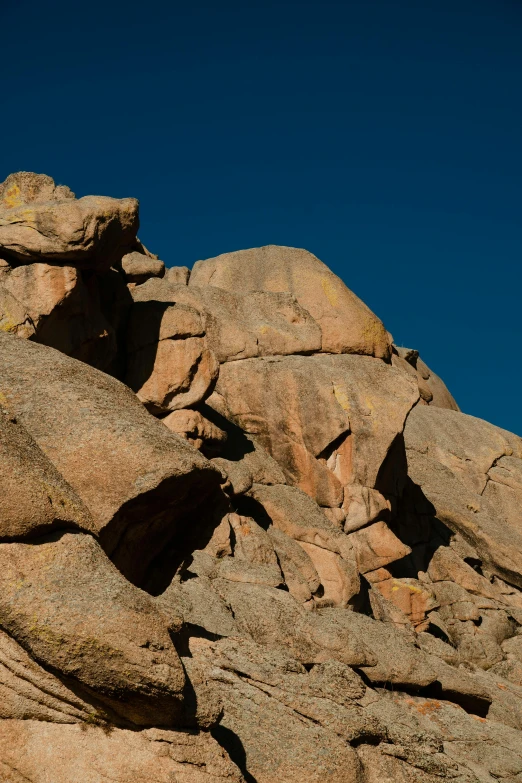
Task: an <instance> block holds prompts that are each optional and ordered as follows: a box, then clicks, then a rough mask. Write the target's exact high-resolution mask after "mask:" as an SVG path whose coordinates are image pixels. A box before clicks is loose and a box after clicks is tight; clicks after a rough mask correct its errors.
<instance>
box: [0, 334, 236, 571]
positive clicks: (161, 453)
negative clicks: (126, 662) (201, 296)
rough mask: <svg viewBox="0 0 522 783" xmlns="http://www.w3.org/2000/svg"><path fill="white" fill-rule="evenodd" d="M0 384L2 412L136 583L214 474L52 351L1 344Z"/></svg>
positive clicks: (112, 383)
mask: <svg viewBox="0 0 522 783" xmlns="http://www.w3.org/2000/svg"><path fill="white" fill-rule="evenodd" d="M0 378H1V380H0V392H1V401H2V405H3V406H4V407H5V408H6V410H7V411H9V412H10V413H11V414H12V415H14V416H16V418H17V420H18V421H19V422H20V424H22V425H23V426H24V427H25V428H26V430H27V431H28V432H29V434H30V435H31V436H32V438H33V439H34V440H35V442H36V444H37V445H38V446H39V447H40V449H41V450H42V451H43V452H44V454H45V455H46V456H47V457H48V458H49V459H50V460H51V462H52V463H53V464H54V465H55V467H56V468H57V469H58V471H59V472H60V473H61V475H62V476H63V477H64V479H65V480H66V481H67V482H68V483H69V484H70V485H71V487H72V488H73V489H74V490H75V492H76V493H77V495H78V496H79V497H80V498H81V500H82V501H83V502H84V504H85V505H86V506H87V508H88V509H89V511H90V513H91V515H92V518H93V520H94V524H95V528H96V531H97V533H98V535H99V536H100V540H101V542H102V545H103V547H104V549H105V551H106V552H107V553H108V554H109V555H110V556H111V557H112V559H113V560H114V562H115V563H116V564H117V565H118V567H119V568H120V569H121V570H122V571H123V572H124V573H125V575H126V576H127V577H128V578H129V579H131V581H133V582H135V583H140V582H141V581H142V580H143V579H144V578H145V576H146V573H147V569H148V567H149V565H150V563H151V561H152V560H153V559H154V557H155V556H156V555H157V554H158V552H159V551H160V550H161V548H162V547H164V546H165V545H166V544H167V542H168V541H169V540H170V539H172V537H173V536H174V534H175V532H176V526H177V525H182V526H183V524H184V523H183V520H184V519H187V518H188V517H189V516H190V515H191V514H192V513H197V512H196V509H197V508H198V506H201V505H202V504H204V502H205V500H206V499H207V498H208V497H209V493H210V494H212V492H213V491H214V490H216V491H217V488H218V486H219V482H220V478H221V477H220V474H219V473H218V472H217V471H216V470H215V469H214V468H213V467H212V465H211V464H210V463H209V462H208V461H207V460H206V459H205V458H204V457H203V456H202V455H200V454H198V452H197V451H196V450H195V449H193V448H191V447H190V446H188V444H186V443H185V442H184V441H183V440H182V439H181V438H179V437H177V436H176V435H174V434H173V433H171V432H169V430H168V429H167V427H165V426H164V425H163V424H162V423H161V422H160V421H157V420H155V419H154V418H153V417H152V416H150V415H149V414H148V413H147V412H146V411H145V409H144V408H143V406H142V405H141V404H140V402H139V401H138V400H137V399H136V397H135V396H134V394H133V393H132V392H131V391H130V390H129V389H128V388H126V387H125V386H124V385H123V384H121V383H120V382H119V381H116V380H114V379H113V378H110V377H109V376H108V375H105V374H104V373H101V372H99V371H98V370H94V369H93V368H91V367H89V366H88V365H86V364H83V363H82V362H78V361H76V360H74V359H70V358H69V357H67V356H64V355H63V354H61V353H59V352H58V351H55V350H53V349H50V348H45V347H43V346H38V345H34V344H32V343H30V342H27V341H24V340H18V339H17V338H16V337H11V336H8V335H0ZM57 407H58V410H59V415H58V416H57V415H56V410H57ZM199 513H204V512H203V510H201V511H200V512H199ZM145 541H146V542H147V543H146V547H144V543H145Z"/></svg>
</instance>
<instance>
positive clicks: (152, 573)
mask: <svg viewBox="0 0 522 783" xmlns="http://www.w3.org/2000/svg"><path fill="white" fill-rule="evenodd" d="M188 500H189V501H190V500H191V502H192V507H191V506H190V504H186V505H185V509H184V511H183V513H182V514H181V515H177V516H176V517H175V518H174V517H173V518H171V521H170V523H169V525H167V526H166V527H165V528H164V530H163V531H162V532H161V535H162V536H163V541H162V545H161V546H158V547H157V554H156V556H155V557H154V558H153V559H152V560H151V561H150V564H149V566H148V567H147V570H146V573H145V575H144V578H143V579H142V580H141V582H140V584H139V585H138V586H139V587H141V588H142V590H145V591H146V592H148V593H150V594H151V595H160V594H161V593H163V592H165V590H166V589H167V587H168V586H169V585H170V583H171V582H172V579H173V578H174V575H175V574H176V573H177V572H178V570H179V569H180V568H182V567H183V565H184V564H187V563H189V562H190V559H191V557H192V553H193V552H194V551H196V550H198V549H204V548H205V547H206V545H207V544H208V542H209V541H210V539H211V538H212V535H213V533H214V530H215V529H216V527H217V526H218V525H219V523H220V522H221V520H222V519H223V517H224V515H225V514H226V513H227V512H228V511H230V503H229V499H228V498H227V496H226V495H224V494H223V492H221V490H220V489H219V488H218V487H216V489H215V492H213V493H206V495H204V496H203V497H199V496H198V492H197V488H196V489H194V490H193V491H192V492H191V493H190V494H189V495H188ZM178 511H179V508H178Z"/></svg>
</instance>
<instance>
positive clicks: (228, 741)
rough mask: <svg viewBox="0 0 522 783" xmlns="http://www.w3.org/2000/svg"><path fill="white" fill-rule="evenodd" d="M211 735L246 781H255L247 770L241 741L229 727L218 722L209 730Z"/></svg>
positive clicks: (248, 782)
mask: <svg viewBox="0 0 522 783" xmlns="http://www.w3.org/2000/svg"><path fill="white" fill-rule="evenodd" d="M210 733H211V735H212V736H213V737H214V739H215V740H216V742H217V743H219V745H221V747H222V748H224V750H226V752H227V753H228V755H229V756H230V758H231V759H232V761H233V762H234V764H235V765H236V766H237V767H239V769H240V770H241V772H242V774H243V777H244V778H245V781H246V783H257V780H256V779H255V777H254V776H253V775H251V774H250V772H249V771H248V770H247V766H246V764H247V758H246V752H245V748H244V747H243V743H242V742H241V740H240V739H239V737H238V736H237V734H235V733H234V732H233V731H232V730H231V729H227V727H226V726H222V725H221V724H220V723H219V724H218V725H217V726H214V727H213V728H212V729H211V731H210Z"/></svg>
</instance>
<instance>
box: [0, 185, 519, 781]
mask: <svg viewBox="0 0 522 783" xmlns="http://www.w3.org/2000/svg"><path fill="white" fill-rule="evenodd" d="M137 230H138V204H137V202H136V201H135V200H134V199H111V198H106V197H98V196H88V197H85V198H81V199H76V198H75V196H74V194H73V193H72V192H71V191H70V190H69V189H68V188H66V187H64V186H56V185H55V183H54V182H53V180H52V179H51V178H50V177H47V176H44V175H37V174H30V173H27V172H22V173H18V174H13V175H11V176H10V177H8V179H7V180H6V181H5V182H4V183H3V184H2V185H0V454H1V455H2V459H3V463H4V465H3V470H2V471H1V475H0V490H1V491H0V781H2V782H4V781H5V783H8V782H9V783H27V782H28V781H29V782H30V783H50V782H51V781H52V783H80V781H81V783H109V781H112V783H142V782H143V783H146V782H147V783H148V782H149V781H155V783H173V781H179V783H301V781H307V783H395V782H397V783H443V781H453V783H493V781H499V780H500V781H503V783H516V782H517V781H518V782H519V783H520V781H522V439H521V438H519V437H518V436H516V435H513V434H512V433H509V432H506V431H504V430H501V429H499V428H498V427H495V426H493V425H491V424H488V423H487V422H484V421H481V420H479V419H476V418H473V417H471V416H467V415H466V414H464V413H461V412H460V410H459V408H458V406H457V404H456V402H455V400H454V399H453V397H452V396H451V394H450V392H449V391H448V390H447V388H446V387H445V385H444V383H443V382H442V380H441V379H440V378H439V377H438V376H437V375H435V374H434V373H433V372H432V371H431V370H430V369H429V368H428V367H427V366H426V364H425V363H424V362H423V361H422V359H421V358H420V357H419V354H418V352H417V351H415V350H410V349H405V348H401V347H398V346H395V345H394V344H393V342H392V338H391V336H390V335H389V333H388V332H387V331H386V329H385V328H384V326H383V324H382V323H381V321H380V320H379V319H378V318H377V317H376V316H375V315H374V314H373V313H372V312H371V311H370V310H369V309H368V308H367V307H366V305H364V304H363V303H362V302H361V301H360V300H359V299H358V298H357V297H356V296H355V295H354V294H353V293H352V292H351V291H349V290H348V289H347V288H346V286H345V285H344V283H343V282H342V281H341V280H340V279H339V278H337V277H336V276H335V275H334V274H333V273H332V272H331V271H330V270H329V269H328V268H327V267H326V266H325V265H324V264H323V263H322V262H321V261H319V260H318V259H317V258H316V257H315V256H313V255H312V254H311V253H308V252H306V251H305V250H297V249H295V248H286V247H275V246H269V247H264V248H257V249H252V250H243V251H239V252H236V253H227V254H225V255H221V256H218V257H216V258H213V259H208V260H202V261H198V262H197V263H196V264H195V265H194V268H193V270H192V272H190V271H189V270H188V269H187V268H186V267H170V268H165V264H164V263H163V262H162V261H161V260H160V259H158V258H157V256H155V255H153V254H152V253H150V252H149V251H148V250H147V249H146V248H145V247H144V246H143V244H142V243H141V242H140V240H139V239H138V237H137ZM519 640H520V641H519Z"/></svg>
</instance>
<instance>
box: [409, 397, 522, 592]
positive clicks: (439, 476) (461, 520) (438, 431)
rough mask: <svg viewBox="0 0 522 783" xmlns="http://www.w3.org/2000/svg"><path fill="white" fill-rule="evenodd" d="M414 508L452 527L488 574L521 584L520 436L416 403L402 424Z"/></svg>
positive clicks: (521, 442)
mask: <svg viewBox="0 0 522 783" xmlns="http://www.w3.org/2000/svg"><path fill="white" fill-rule="evenodd" d="M404 438H405V443H406V454H407V462H408V475H409V477H410V478H411V480H412V481H413V482H414V483H415V484H416V485H417V486H418V487H420V489H421V491H422V493H423V495H424V508H422V507H419V511H420V512H421V513H424V514H426V513H428V514H429V513H430V512H431V514H432V515H433V516H436V517H437V518H438V519H439V520H440V521H442V522H443V523H444V524H445V525H447V527H448V528H449V529H450V530H452V531H454V532H455V533H460V534H462V536H463V537H464V539H465V540H467V541H468V542H469V543H470V544H471V545H472V546H473V547H475V548H476V551H477V552H478V553H479V557H480V559H481V560H482V561H483V564H485V566H486V567H487V568H488V569H489V570H490V572H491V573H493V574H497V575H498V576H500V577H502V578H506V579H507V580H508V581H509V582H511V583H512V584H516V585H518V586H519V587H522V520H521V516H520V504H521V503H522V487H521V485H520V480H519V476H520V475H521V469H522V439H521V438H519V437H518V436H516V435H513V434H512V433H510V432H506V431H505V430H502V429H500V428H498V427H495V426H494V425H492V424H489V423H488V422H485V421H482V420H481V419H476V418H474V417H472V416H466V415H465V414H463V413H458V412H456V411H450V410H443V409H439V408H432V407H431V406H429V407H428V406H418V407H417V408H415V410H414V411H412V413H411V414H410V416H409V417H408V421H407V424H406V427H405V430H404Z"/></svg>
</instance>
